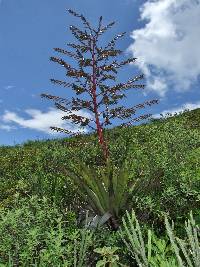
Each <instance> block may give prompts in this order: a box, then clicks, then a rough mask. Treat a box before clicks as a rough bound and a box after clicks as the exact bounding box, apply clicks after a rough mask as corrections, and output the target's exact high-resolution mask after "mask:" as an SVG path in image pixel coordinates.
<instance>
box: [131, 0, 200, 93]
mask: <svg viewBox="0 0 200 267" xmlns="http://www.w3.org/2000/svg"><path fill="white" fill-rule="evenodd" d="M140 12H141V20H142V21H145V22H146V24H145V26H144V27H143V28H141V29H137V30H134V31H133V32H132V33H131V37H132V38H133V39H134V42H133V44H132V45H131V46H130V47H129V48H128V51H129V52H131V53H133V55H134V57H137V58H138V62H137V64H138V66H139V68H140V69H141V70H142V71H143V73H144V74H145V75H146V78H147V90H152V91H155V92H157V93H158V94H159V95H160V96H161V97H164V96H165V94H166V92H167V91H168V89H171V88H172V87H174V89H175V90H176V91H177V92H181V91H187V90H189V89H190V87H191V86H192V85H193V83H195V82H197V80H198V77H199V76H200V50H199V43H200V27H199V25H200V0H147V1H146V2H145V4H144V5H143V6H142V7H141V8H140Z"/></svg>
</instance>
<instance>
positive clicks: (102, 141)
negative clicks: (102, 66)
mask: <svg viewBox="0 0 200 267" xmlns="http://www.w3.org/2000/svg"><path fill="white" fill-rule="evenodd" d="M96 89H97V85H96V60H95V39H93V44H92V96H93V97H92V98H93V105H94V113H95V122H96V127H97V135H98V141H99V144H100V146H101V147H102V150H103V154H104V158H105V160H106V161H107V159H108V156H109V155H108V147H107V145H106V142H105V139H104V135H103V129H102V126H101V124H100V121H99V114H98V108H97V96H96Z"/></svg>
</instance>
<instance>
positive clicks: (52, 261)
mask: <svg viewBox="0 0 200 267" xmlns="http://www.w3.org/2000/svg"><path fill="white" fill-rule="evenodd" d="M75 222H76V221H75V215H74V213H73V212H71V211H67V212H66V213H65V214H62V213H61V212H60V211H59V210H58V209H57V208H56V207H55V206H52V205H50V204H49V203H48V200H47V199H46V198H43V199H39V198H38V197H36V196H32V197H31V198H26V199H22V200H18V199H16V202H15V206H14V207H13V209H11V210H9V209H2V208H1V209H0V263H1V264H5V266H7V265H6V264H7V263H8V262H11V263H12V265H11V266H32V265H34V266H44V267H45V266H63V264H64V265H65V266H70V264H72V262H73V251H74V239H75V238H77V236H78V230H77V228H76V226H75V225H76V223H75Z"/></svg>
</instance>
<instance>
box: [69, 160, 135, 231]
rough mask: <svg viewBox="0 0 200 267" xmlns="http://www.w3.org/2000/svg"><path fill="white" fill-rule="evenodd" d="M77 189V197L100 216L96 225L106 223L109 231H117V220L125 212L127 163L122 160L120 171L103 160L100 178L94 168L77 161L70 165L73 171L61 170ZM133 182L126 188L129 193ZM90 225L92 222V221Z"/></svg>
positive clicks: (132, 188)
mask: <svg viewBox="0 0 200 267" xmlns="http://www.w3.org/2000/svg"><path fill="white" fill-rule="evenodd" d="M64 171H65V173H66V175H67V176H70V177H71V178H72V179H73V181H74V183H75V184H76V185H77V186H78V190H79V193H80V195H81V196H82V197H83V198H85V197H86V196H87V200H86V201H87V202H88V203H89V206H90V207H91V208H92V209H93V211H94V212H95V213H96V214H97V215H99V216H102V218H100V220H99V221H98V222H96V223H95V224H96V226H97V225H98V224H100V225H102V224H103V223H105V222H109V225H110V226H111V229H113V230H117V229H118V227H119V224H118V219H119V216H120V215H121V214H122V212H123V210H124V209H125V207H126V205H127V201H128V197H129V194H128V192H127V191H128V187H127V185H128V179H129V176H128V163H127V161H126V160H125V161H124V163H123V165H122V166H121V167H120V169H116V168H115V169H114V167H113V166H112V163H111V162H110V161H107V165H106V169H105V171H102V170H101V171H100V175H99V174H98V172H97V171H95V169H94V168H91V167H90V168H88V167H87V166H86V165H84V164H83V163H82V162H81V161H78V162H76V163H75V164H74V166H73V169H71V170H70V169H69V168H68V169H67V170H66V169H65V170H64ZM135 187H136V183H135V184H133V185H132V186H131V188H129V191H130V192H131V193H132V192H133V191H134V190H135ZM93 224H94V222H93Z"/></svg>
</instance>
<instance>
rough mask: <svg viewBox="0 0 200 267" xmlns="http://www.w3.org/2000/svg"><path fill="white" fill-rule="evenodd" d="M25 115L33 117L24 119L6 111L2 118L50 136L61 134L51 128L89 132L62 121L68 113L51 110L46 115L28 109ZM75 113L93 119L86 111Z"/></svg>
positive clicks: (4, 120) (7, 121) (3, 127)
mask: <svg viewBox="0 0 200 267" xmlns="http://www.w3.org/2000/svg"><path fill="white" fill-rule="evenodd" d="M25 113H26V114H28V115H29V116H31V118H30V119H24V118H23V117H20V116H19V115H18V114H16V113H15V112H11V111H8V110H6V111H5V112H4V115H2V116H1V119H2V121H3V122H4V123H15V124H17V125H19V126H21V127H23V128H29V129H32V130H37V131H41V132H45V133H47V134H50V135H58V134H60V133H58V132H56V131H53V130H51V129H50V128H49V127H50V126H55V127H59V128H63V129H67V130H69V131H73V132H74V133H77V132H85V133H86V132H88V130H87V129H86V128H85V127H84V128H83V127H78V125H77V126H75V125H74V124H72V123H71V122H69V121H65V120H62V119H61V117H62V116H64V115H67V113H66V112H63V111H61V110H57V109H54V108H50V109H49V111H48V112H46V113H45V112H41V111H40V110H37V109H26V110H25ZM74 113H75V114H77V115H80V116H84V117H87V118H92V117H91V115H90V114H89V113H87V112H85V111H77V112H74ZM7 126H8V127H10V126H9V125H6V126H5V125H3V126H1V129H6V127H7Z"/></svg>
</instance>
